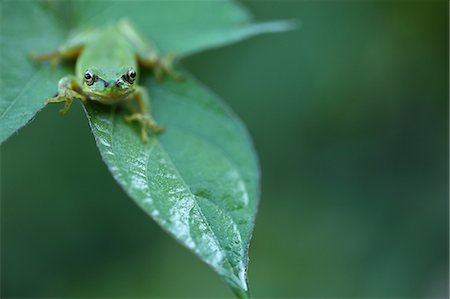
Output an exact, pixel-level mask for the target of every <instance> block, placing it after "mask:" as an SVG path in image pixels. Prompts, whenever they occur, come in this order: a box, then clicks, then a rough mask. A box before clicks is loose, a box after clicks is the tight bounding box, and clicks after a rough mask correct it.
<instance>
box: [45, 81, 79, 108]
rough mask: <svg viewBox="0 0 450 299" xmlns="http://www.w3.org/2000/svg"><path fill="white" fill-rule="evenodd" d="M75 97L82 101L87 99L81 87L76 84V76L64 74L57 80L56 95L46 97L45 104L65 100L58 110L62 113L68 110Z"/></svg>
mask: <svg viewBox="0 0 450 299" xmlns="http://www.w3.org/2000/svg"><path fill="white" fill-rule="evenodd" d="M75 98H77V99H80V100H81V101H83V102H86V99H87V98H86V96H85V95H83V94H82V90H81V87H80V85H79V84H78V82H77V80H76V77H75V76H66V77H63V78H62V79H61V80H59V82H58V95H56V96H55V97H53V98H50V99H48V100H47V101H46V104H48V103H59V102H66V104H65V105H64V107H63V109H61V110H60V112H61V113H63V114H64V113H66V112H67V110H69V108H70V105H72V102H73V100H74V99H75Z"/></svg>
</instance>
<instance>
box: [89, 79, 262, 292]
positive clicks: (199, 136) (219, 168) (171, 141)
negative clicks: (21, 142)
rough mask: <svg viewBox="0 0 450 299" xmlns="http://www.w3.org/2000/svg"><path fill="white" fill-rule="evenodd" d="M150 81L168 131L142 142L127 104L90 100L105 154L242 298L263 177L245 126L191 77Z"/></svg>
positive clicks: (135, 194)
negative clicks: (127, 119) (128, 117)
mask: <svg viewBox="0 0 450 299" xmlns="http://www.w3.org/2000/svg"><path fill="white" fill-rule="evenodd" d="M145 85H146V86H148V88H149V89H150V90H151V91H152V95H153V98H154V100H153V106H154V114H155V117H156V119H157V120H158V122H159V123H160V124H161V125H162V126H164V127H165V128H166V129H167V131H166V132H165V133H163V134H161V135H159V136H158V137H156V136H152V137H151V140H150V142H149V143H148V144H143V143H142V141H141V139H140V135H139V128H138V127H136V126H130V125H129V124H126V123H125V122H124V120H123V114H124V113H126V111H124V109H116V108H112V107H105V106H102V105H87V106H86V107H85V108H86V112H87V115H88V118H89V122H90V125H91V128H92V131H93V133H94V136H95V138H96V141H97V146H98V147H99V149H100V152H101V153H102V156H103V159H104V161H105V162H106V164H107V165H108V167H109V170H110V171H111V172H112V174H113V175H114V177H115V179H116V180H117V181H118V182H119V183H120V184H121V186H122V187H123V188H124V189H125V191H126V192H127V193H128V194H129V195H130V197H132V198H133V199H134V200H135V201H136V202H137V203H138V205H139V206H140V207H141V208H142V209H144V210H145V211H146V212H147V213H148V214H149V215H150V216H152V217H153V219H155V220H156V221H157V222H158V223H159V224H160V225H161V226H162V227H163V228H164V229H166V230H167V231H168V232H169V233H171V234H172V235H173V236H174V237H175V238H176V239H177V240H179V241H180V242H181V243H183V244H184V245H185V246H187V247H188V248H190V249H191V250H193V251H194V252H195V253H196V254H197V255H198V256H199V257H200V258H201V259H202V260H204V261H205V262H206V263H208V264H209V265H210V266H212V267H213V269H214V270H216V271H217V272H218V273H219V274H220V275H222V276H223V277H224V278H225V280H226V281H227V282H228V284H229V285H230V286H231V287H232V288H233V289H234V290H235V292H237V293H238V294H241V295H242V296H243V297H245V296H244V294H245V292H246V291H247V289H248V287H247V282H246V270H247V252H248V245H249V242H250V238H251V233H252V229H253V223H254V217H255V213H256V208H257V201H258V182H259V172H258V164H257V161H256V157H255V153H254V151H253V149H252V145H251V142H250V140H249V138H248V135H247V133H246V131H245V128H244V126H243V125H242V124H241V123H240V122H239V120H238V119H237V118H236V117H235V116H234V115H233V113H232V112H231V111H230V110H229V109H228V108H227V107H226V106H225V105H223V104H222V103H221V102H220V100H219V99H218V98H217V96H215V95H213V94H212V93H211V92H209V91H208V90H206V89H205V88H203V87H201V86H200V85H199V84H198V82H194V81H193V80H192V79H188V80H187V81H186V82H183V83H179V82H171V81H166V82H164V83H162V84H161V83H155V82H153V80H152V79H148V80H147V81H146V82H145Z"/></svg>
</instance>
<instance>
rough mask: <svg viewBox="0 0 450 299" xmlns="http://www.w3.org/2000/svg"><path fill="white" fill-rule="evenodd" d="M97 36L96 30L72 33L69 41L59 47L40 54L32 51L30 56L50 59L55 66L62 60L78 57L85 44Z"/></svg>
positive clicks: (44, 59)
mask: <svg viewBox="0 0 450 299" xmlns="http://www.w3.org/2000/svg"><path fill="white" fill-rule="evenodd" d="M94 37H95V31H94V30H85V31H81V32H78V33H76V34H74V35H72V36H71V37H70V38H69V39H68V40H67V42H65V43H64V44H62V45H61V46H60V47H58V49H56V50H54V51H51V52H48V53H41V54H38V53H36V52H30V53H29V56H30V58H31V59H32V60H35V61H38V62H43V61H50V64H51V65H52V66H53V67H54V66H56V65H57V64H58V63H59V62H60V61H62V60H70V59H75V58H77V57H78V56H79V55H80V53H81V51H82V50H83V48H84V45H85V44H86V43H87V42H89V41H90V40H92V39H93V38H94Z"/></svg>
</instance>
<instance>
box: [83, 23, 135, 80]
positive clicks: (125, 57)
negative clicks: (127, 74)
mask: <svg viewBox="0 0 450 299" xmlns="http://www.w3.org/2000/svg"><path fill="white" fill-rule="evenodd" d="M124 66H128V67H133V68H135V69H136V68H137V61H136V56H135V53H134V51H133V48H132V47H131V46H130V44H129V43H128V41H127V40H126V39H125V37H124V36H123V35H122V34H121V33H120V32H119V31H118V29H117V28H116V27H115V26H113V25H110V26H108V27H105V28H103V29H100V30H99V32H98V34H97V35H96V37H95V38H94V39H92V40H91V41H90V42H89V43H88V44H86V45H85V48H84V49H83V51H82V52H81V55H80V57H79V58H78V60H77V65H76V74H77V77H79V78H80V77H82V76H83V75H84V73H85V72H86V70H87V69H88V68H91V67H97V68H103V69H105V68H106V69H107V68H119V67H124Z"/></svg>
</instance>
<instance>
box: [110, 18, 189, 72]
mask: <svg viewBox="0 0 450 299" xmlns="http://www.w3.org/2000/svg"><path fill="white" fill-rule="evenodd" d="M118 28H119V30H120V32H121V33H122V34H123V35H124V36H125V37H126V38H127V40H128V41H129V42H130V44H131V45H132V46H133V48H134V51H135V52H136V55H137V58H138V61H139V64H140V65H142V66H143V67H146V68H149V69H152V70H153V71H154V73H155V76H156V78H158V79H161V78H162V77H163V75H165V74H167V75H169V76H170V77H172V78H174V79H175V80H181V79H183V76H182V75H181V74H180V73H179V72H177V71H176V70H175V68H174V62H175V60H176V55H175V54H173V53H169V54H167V55H165V56H161V55H160V53H159V51H158V49H157V48H156V46H155V45H154V43H153V42H152V41H151V40H149V39H147V38H145V37H144V36H143V35H142V34H140V33H139V32H138V31H137V30H136V28H134V26H133V25H132V24H131V23H130V22H129V21H127V20H126V19H123V20H121V21H119V23H118Z"/></svg>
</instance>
